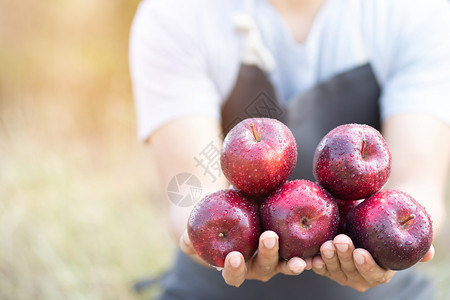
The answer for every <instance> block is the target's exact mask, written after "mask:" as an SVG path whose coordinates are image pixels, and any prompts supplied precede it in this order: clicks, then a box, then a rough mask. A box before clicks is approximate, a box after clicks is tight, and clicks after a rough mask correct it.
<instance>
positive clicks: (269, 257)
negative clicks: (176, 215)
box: [180, 231, 307, 287]
mask: <svg viewBox="0 0 450 300" xmlns="http://www.w3.org/2000/svg"><path fill="white" fill-rule="evenodd" d="M180 247H181V250H182V251H183V252H185V253H186V254H189V255H194V259H195V260H197V261H199V260H201V259H200V258H199V257H198V256H197V255H196V253H195V250H194V248H193V247H192V245H191V243H190V241H189V237H188V234H187V232H185V233H184V234H183V236H182V237H181V238H180ZM278 249H279V246H278V235H277V234H276V233H275V232H273V231H265V232H263V233H262V234H261V236H260V238H259V245H258V251H257V253H256V254H255V256H253V257H252V258H251V259H250V260H249V261H247V262H246V263H244V257H243V256H242V254H241V253H240V252H237V251H233V252H230V253H229V254H228V255H227V257H226V258H225V266H224V269H223V270H222V276H223V278H224V280H225V282H226V283H227V284H228V285H232V286H235V287H239V286H240V285H241V284H242V283H243V282H244V281H245V280H246V279H255V280H260V281H263V282H266V281H268V280H269V279H271V278H272V277H273V276H275V275H276V274H278V273H282V274H285V275H299V274H300V273H302V272H303V271H304V270H305V269H306V266H307V263H306V262H305V261H304V260H303V259H301V258H299V257H293V258H291V259H290V260H288V261H285V260H280V259H279V255H278Z"/></svg>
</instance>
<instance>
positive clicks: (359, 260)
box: [353, 253, 364, 265]
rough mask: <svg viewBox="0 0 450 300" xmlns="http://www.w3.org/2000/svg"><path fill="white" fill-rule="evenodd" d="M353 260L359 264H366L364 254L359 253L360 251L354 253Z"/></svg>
mask: <svg viewBox="0 0 450 300" xmlns="http://www.w3.org/2000/svg"><path fill="white" fill-rule="evenodd" d="M353 260H354V261H355V263H356V264H357V265H362V264H364V256H363V255H361V254H359V253H355V254H353Z"/></svg>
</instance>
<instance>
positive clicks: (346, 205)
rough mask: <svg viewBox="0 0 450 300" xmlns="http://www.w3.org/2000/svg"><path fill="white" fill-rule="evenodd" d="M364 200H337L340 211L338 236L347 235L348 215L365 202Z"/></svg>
mask: <svg viewBox="0 0 450 300" xmlns="http://www.w3.org/2000/svg"><path fill="white" fill-rule="evenodd" d="M363 201H364V200H362V199H361V200H351V201H349V200H341V199H336V202H337V205H338V209H339V227H338V234H340V233H345V232H346V231H345V220H346V218H347V215H348V213H349V212H350V211H351V210H352V209H353V208H355V207H356V206H357V205H358V204H360V203H361V202H363Z"/></svg>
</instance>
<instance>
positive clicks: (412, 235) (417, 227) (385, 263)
mask: <svg viewBox="0 0 450 300" xmlns="http://www.w3.org/2000/svg"><path fill="white" fill-rule="evenodd" d="M346 230H347V234H348V235H349V236H350V238H351V239H352V240H353V243H354V244H355V246H356V247H358V248H364V249H366V250H367V251H369V252H370V253H371V254H372V256H373V258H374V259H375V261H376V262H377V264H378V265H380V266H381V267H383V268H386V269H391V270H403V269H407V268H409V267H411V266H413V265H414V264H416V263H417V262H418V261H419V260H421V259H422V258H423V257H424V255H425V254H426V253H427V252H428V250H429V249H430V247H431V243H432V240H433V229H432V223H431V219H430V216H429V215H428V213H427V212H426V210H425V208H424V207H423V206H421V205H420V204H419V203H418V202H417V201H416V200H415V199H414V198H412V197H411V196H410V195H408V194H407V193H405V192H402V191H399V190H394V189H388V190H384V191H380V192H377V193H375V194H374V195H372V196H370V197H369V198H367V199H365V200H364V201H363V202H362V203H361V204H359V205H358V206H356V207H355V208H354V209H352V210H351V211H350V212H349V214H348V215H347V219H346Z"/></svg>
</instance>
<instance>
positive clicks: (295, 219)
mask: <svg viewBox="0 0 450 300" xmlns="http://www.w3.org/2000/svg"><path fill="white" fill-rule="evenodd" d="M260 214H261V219H262V222H263V228H264V230H273V231H275V232H276V233H277V234H278V236H279V243H280V250H279V253H280V256H281V257H282V258H284V259H290V258H292V257H295V256H298V257H300V258H308V257H312V256H314V255H315V254H317V253H318V252H319V249H320V246H321V245H322V244H323V243H324V242H325V241H327V240H331V239H333V238H334V237H335V236H336V233H337V229H338V224H339V214H338V207H337V203H336V200H335V199H334V198H333V197H332V196H331V195H330V193H328V192H327V191H326V190H325V189H324V188H322V187H321V186H319V185H318V184H316V183H314V182H312V181H308V180H302V179H297V180H292V181H288V182H286V183H284V184H283V185H282V186H280V187H279V188H278V189H276V190H275V192H273V193H272V194H271V195H270V196H269V197H268V198H267V199H266V200H265V201H264V202H263V204H262V205H261V207H260Z"/></svg>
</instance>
